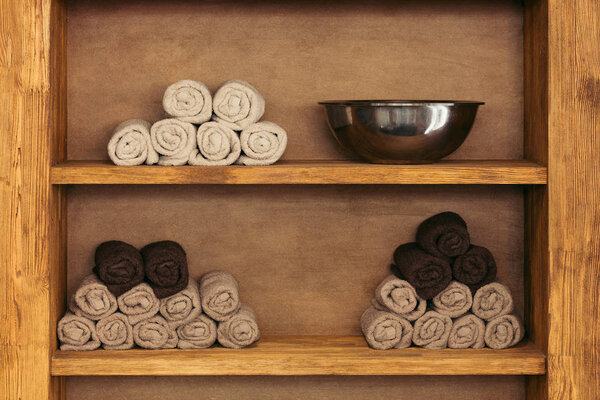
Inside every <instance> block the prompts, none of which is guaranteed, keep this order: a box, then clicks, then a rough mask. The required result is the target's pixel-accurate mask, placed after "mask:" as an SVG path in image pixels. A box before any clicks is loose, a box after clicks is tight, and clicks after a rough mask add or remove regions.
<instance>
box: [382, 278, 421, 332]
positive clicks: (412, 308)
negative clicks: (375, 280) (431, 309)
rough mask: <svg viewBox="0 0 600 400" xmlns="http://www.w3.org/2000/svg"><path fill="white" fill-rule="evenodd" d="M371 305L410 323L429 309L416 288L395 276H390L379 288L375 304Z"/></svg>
mask: <svg viewBox="0 0 600 400" xmlns="http://www.w3.org/2000/svg"><path fill="white" fill-rule="evenodd" d="M371 304H372V305H373V306H374V307H375V308H377V309H379V310H381V309H383V310H386V309H387V310H389V311H391V312H393V313H395V314H398V315H399V316H401V317H402V318H404V319H407V320H409V321H414V320H416V319H417V318H419V317H420V316H421V315H423V314H425V310H426V309H427V301H426V300H424V299H422V298H420V297H419V295H418V294H417V292H416V291H415V288H414V287H413V286H412V285H411V284H410V283H408V282H407V281H405V280H402V279H400V278H398V277H396V276H395V275H389V276H388V277H386V278H385V279H384V280H383V281H382V282H381V283H380V284H379V286H377V289H375V302H371ZM381 306H383V307H384V308H381Z"/></svg>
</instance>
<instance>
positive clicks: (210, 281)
mask: <svg viewBox="0 0 600 400" xmlns="http://www.w3.org/2000/svg"><path fill="white" fill-rule="evenodd" d="M200 297H201V299H202V309H203V310H204V313H205V314H206V315H208V316H209V317H211V318H212V319H214V320H216V321H224V320H226V319H228V318H229V317H230V316H231V315H233V314H234V313H235V312H236V311H237V310H238V309H239V308H240V295H239V293H238V284H237V281H236V280H235V278H234V277H233V275H231V274H230V273H229V272H226V271H211V272H207V273H206V274H204V275H203V276H202V278H200Z"/></svg>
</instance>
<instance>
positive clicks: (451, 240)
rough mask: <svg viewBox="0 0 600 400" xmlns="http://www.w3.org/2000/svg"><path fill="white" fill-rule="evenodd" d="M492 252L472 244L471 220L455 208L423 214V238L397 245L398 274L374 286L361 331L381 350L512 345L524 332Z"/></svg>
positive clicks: (420, 235) (395, 266)
mask: <svg viewBox="0 0 600 400" xmlns="http://www.w3.org/2000/svg"><path fill="white" fill-rule="evenodd" d="M496 269H497V268H496V263H495V261H494V257H493V256H492V254H491V253H490V251H489V250H487V249H486V248H484V247H480V246H474V245H471V243H470V237H469V233H468V231H467V225H466V223H465V221H464V220H463V219H462V218H461V217H460V216H459V215H458V214H455V213H452V212H445V213H441V214H438V215H435V216H433V217H431V218H429V219H427V220H425V221H424V222H423V223H422V224H421V225H420V226H419V228H418V230H417V242H416V243H407V244H403V245H401V246H399V247H398V248H397V249H396V251H395V252H394V264H393V265H392V272H393V273H394V274H393V275H390V276H388V277H386V278H385V279H384V280H383V281H382V282H381V283H380V284H379V286H378V287H377V289H376V290H375V298H374V299H373V300H372V301H371V307H369V308H368V309H367V310H366V311H365V312H364V313H363V314H362V316H361V320H360V323H361V328H362V332H363V335H364V336H365V339H366V341H367V343H368V344H369V346H370V347H372V348H374V349H378V350H385V349H391V348H405V347H409V346H410V345H411V344H414V345H416V346H421V347H424V348H427V349H443V348H446V347H450V348H454V349H466V348H482V347H484V346H486V345H487V346H488V347H490V348H493V349H504V348H508V347H510V346H514V345H515V344H517V343H518V342H520V341H521V339H522V338H523V336H524V334H525V331H524V328H523V323H522V322H521V320H520V319H519V318H518V317H516V316H515V315H512V314H511V313H512V311H513V299H512V295H511V293H510V290H509V289H508V287H506V286H505V285H503V284H501V283H499V282H494V280H495V278H496Z"/></svg>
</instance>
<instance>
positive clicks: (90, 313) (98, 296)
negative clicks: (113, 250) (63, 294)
mask: <svg viewBox="0 0 600 400" xmlns="http://www.w3.org/2000/svg"><path fill="white" fill-rule="evenodd" d="M69 309H70V310H71V312H73V313H74V314H75V315H77V316H79V317H84V318H87V319H91V320H92V321H97V320H99V319H102V318H105V317H108V316H109V315H110V314H112V313H114V312H115V311H117V298H116V297H115V296H114V295H113V294H112V293H111V292H110V290H108V288H107V287H106V285H105V284H104V283H102V282H100V280H99V279H98V277H97V276H96V274H92V275H88V276H87V277H85V278H84V279H83V281H81V284H80V285H79V288H77V290H76V291H75V293H74V294H73V296H71V299H70V301H69Z"/></svg>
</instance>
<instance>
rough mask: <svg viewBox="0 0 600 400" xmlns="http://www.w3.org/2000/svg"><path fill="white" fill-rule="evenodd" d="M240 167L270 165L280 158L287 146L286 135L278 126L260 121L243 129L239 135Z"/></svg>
mask: <svg viewBox="0 0 600 400" xmlns="http://www.w3.org/2000/svg"><path fill="white" fill-rule="evenodd" d="M240 142H241V145H242V152H243V153H242V155H241V156H240V158H239V159H238V160H237V161H236V163H237V164H241V165H271V164H273V163H275V162H276V161H277V160H279V159H280V158H281V156H282V155H283V152H284V151H285V148H286V146H287V133H286V132H285V130H284V129H283V128H282V127H280V126H279V125H277V124H275V123H273V122H269V121H261V122H257V123H255V124H252V125H250V126H249V127H247V128H245V129H244V130H243V131H242V133H241V134H240Z"/></svg>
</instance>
